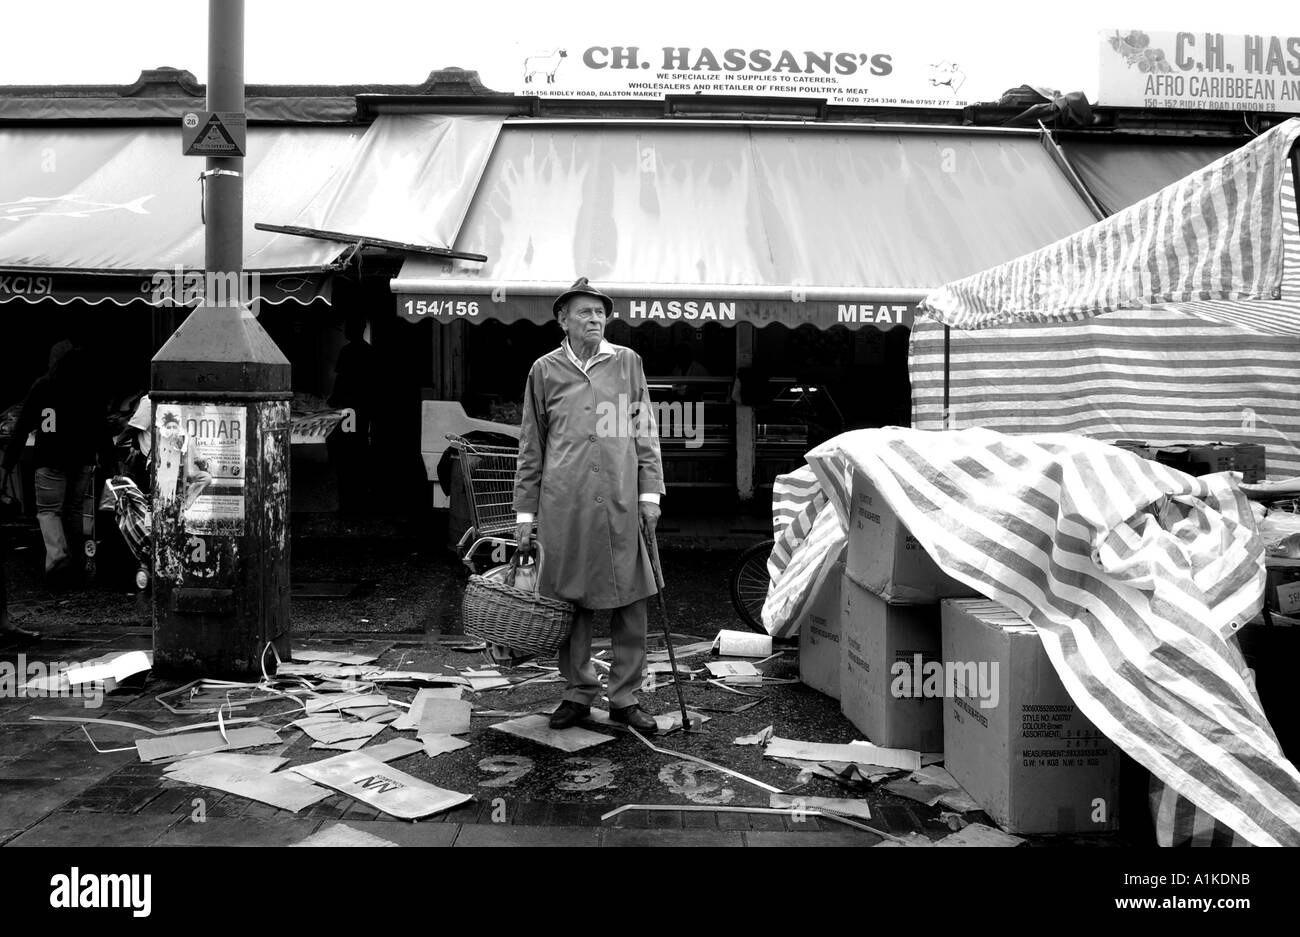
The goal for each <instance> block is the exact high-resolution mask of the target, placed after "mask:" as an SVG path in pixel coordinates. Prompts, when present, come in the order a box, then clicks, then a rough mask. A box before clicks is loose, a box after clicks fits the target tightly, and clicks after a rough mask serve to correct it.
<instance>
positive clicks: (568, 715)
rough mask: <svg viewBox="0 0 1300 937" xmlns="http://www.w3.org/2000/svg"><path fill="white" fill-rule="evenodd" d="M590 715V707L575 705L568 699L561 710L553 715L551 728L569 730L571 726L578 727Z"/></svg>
mask: <svg viewBox="0 0 1300 937" xmlns="http://www.w3.org/2000/svg"><path fill="white" fill-rule="evenodd" d="M590 715H591V707H590V706H587V705H584V704H583V703H575V702H572V701H571V700H567V699H566V700H564V701H563V702H562V703H560V708H559V709H557V710H555V712H553V713H551V728H552V729H567V728H569V727H570V726H574V725H577V724H578V723H579V722H581V721H582V720H583V719H586V718H587V717H588V716H590Z"/></svg>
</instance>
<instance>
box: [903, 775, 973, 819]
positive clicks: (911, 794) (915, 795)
mask: <svg viewBox="0 0 1300 937" xmlns="http://www.w3.org/2000/svg"><path fill="white" fill-rule="evenodd" d="M885 788H886V789H887V790H889V791H892V792H893V793H895V794H900V795H902V796H903V797H908V798H911V799H912V800H915V801H919V802H920V803H923V804H925V805H926V806H928V807H933V806H934V805H935V804H940V805H942V806H944V807H949V808H951V809H952V810H956V811H958V812H961V813H968V812H970V811H972V810H979V809H980V805H979V804H977V803H976V802H975V801H974V800H973V799H972V798H971V796H970V795H969V794H967V793H966V791H965V789H964V788H963V787H962V786H961V785H960V784H958V783H957V781H956V779H955V778H953V776H952V775H951V774H949V773H948V772H947V770H946V769H944V768H941V767H938V766H934V765H931V766H928V767H923V768H921V769H920V770H919V771H914V772H912V774H910V775H909V776H908V777H907V778H905V779H903V780H899V781H891V782H890V783H889V784H886V785H885Z"/></svg>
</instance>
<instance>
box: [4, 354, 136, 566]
mask: <svg viewBox="0 0 1300 937" xmlns="http://www.w3.org/2000/svg"><path fill="white" fill-rule="evenodd" d="M31 433H35V434H36V447H35V452H34V455H35V462H36V484H35V487H36V520H37V522H38V523H39V524H40V528H41V537H42V538H43V539H44V541H45V581H46V585H47V586H49V587H52V588H61V587H65V586H68V585H71V584H72V583H73V582H74V580H75V579H76V577H77V574H78V570H79V569H80V566H79V564H78V563H76V562H75V561H74V559H73V558H74V556H76V555H77V554H78V551H79V547H80V542H81V536H82V513H83V506H84V501H85V498H86V493H87V489H88V487H89V485H90V479H91V477H92V470H93V468H94V465H95V462H96V459H97V458H98V457H99V455H100V454H102V453H103V452H105V451H106V449H107V447H108V446H109V445H110V441H109V440H108V438H107V437H108V421H107V413H106V409H105V407H104V405H103V401H102V399H101V396H100V394H99V393H98V390H97V387H96V382H95V379H94V374H93V370H92V367H91V363H90V357H89V354H88V353H87V352H86V351H85V350H84V349H83V348H80V347H74V345H73V343H72V342H71V341H66V340H65V341H61V342H59V343H57V344H56V345H55V346H54V347H53V348H52V349H51V350H50V362H49V371H48V372H47V373H46V374H45V375H44V376H42V377H39V378H37V379H36V382H35V383H34V384H32V387H31V390H29V391H28V392H27V397H26V398H25V399H24V400H23V406H22V411H21V413H20V414H19V416H18V423H17V424H16V425H15V427H14V434H13V437H12V438H11V439H10V440H9V448H8V449H7V450H6V451H5V454H4V467H5V468H6V469H8V470H10V471H13V470H17V468H18V466H19V464H20V462H21V459H22V455H23V449H24V447H25V446H26V445H27V437H28V435H29V434H31Z"/></svg>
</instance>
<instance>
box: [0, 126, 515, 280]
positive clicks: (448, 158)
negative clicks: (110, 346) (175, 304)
mask: <svg viewBox="0 0 1300 937" xmlns="http://www.w3.org/2000/svg"><path fill="white" fill-rule="evenodd" d="M499 126H500V120H499V119H496V118H482V119H480V118H455V117H434V116H429V115H419V116H412V117H407V116H398V117H382V118H380V119H379V120H377V121H375V123H374V124H373V125H371V127H370V128H367V129H365V130H362V129H359V128H347V127H251V128H249V131H248V156H247V157H246V158H245V160H244V173H245V179H244V265H245V270H246V271H247V272H248V273H249V274H250V279H251V277H252V275H254V274H255V275H256V281H255V285H256V288H257V291H258V295H260V297H261V299H262V300H263V301H266V302H272V303H277V302H284V301H287V300H290V299H293V300H296V301H298V302H303V303H306V302H310V301H312V300H313V299H316V298H325V299H328V298H329V274H330V273H331V272H332V271H333V270H335V269H337V267H338V266H339V264H340V261H341V260H342V259H343V258H344V257H345V256H346V255H347V253H348V252H350V251H352V250H354V249H355V246H356V242H358V241H364V240H367V239H368V238H370V237H372V236H373V237H375V238H376V239H378V238H388V239H401V240H402V241H403V242H404V243H408V244H410V245H412V246H413V247H414V248H416V249H427V250H446V249H447V248H448V247H449V246H450V244H451V242H452V240H453V239H454V238H455V236H456V232H457V229H458V227H459V225H460V222H461V220H462V219H463V217H464V214H465V210H466V207H467V205H468V201H469V198H470V196H471V195H472V193H473V191H474V189H475V185H476V183H477V181H478V178H479V175H480V174H481V173H482V169H483V164H484V161H485V160H486V159H487V156H488V154H489V153H490V152H491V147H492V143H493V141H494V140H495V138H496V132H497V129H498V128H499ZM203 168H204V161H203V160H201V159H197V158H188V157H184V156H182V155H181V150H180V135H179V129H178V128H174V127H153V126H151V127H61V128H46V127H22V128H4V129H0V169H3V172H0V302H4V301H7V300H15V299H23V300H27V301H30V302H38V301H42V300H46V299H54V300H55V301H58V302H70V301H74V300H77V301H84V302H92V303H94V302H114V303H119V304H120V303H126V302H130V301H133V300H144V301H146V302H153V303H155V304H159V303H161V302H164V301H168V298H169V297H180V298H183V299H184V298H185V297H186V296H187V295H188V297H190V298H193V296H194V291H193V290H192V289H190V286H191V285H192V282H193V278H192V277H191V278H190V280H189V281H186V279H185V277H186V274H187V273H193V272H194V271H202V269H203V223H202V217H201V193H200V183H199V181H198V175H199V173H200V172H201V171H202V170H203ZM263 223H270V224H278V225H294V226H296V227H300V228H302V229H304V231H305V232H306V233H308V234H309V235H310V236H307V237H303V236H299V235H297V234H288V233H283V232H277V231H265V230H260V229H258V228H257V227H256V226H257V225H258V224H263ZM160 287H161V288H160ZM182 290H184V292H182Z"/></svg>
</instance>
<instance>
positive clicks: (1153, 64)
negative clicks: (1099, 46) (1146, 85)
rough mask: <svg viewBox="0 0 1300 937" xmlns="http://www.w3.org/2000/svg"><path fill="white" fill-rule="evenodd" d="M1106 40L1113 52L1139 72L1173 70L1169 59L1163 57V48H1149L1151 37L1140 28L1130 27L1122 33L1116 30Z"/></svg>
mask: <svg viewBox="0 0 1300 937" xmlns="http://www.w3.org/2000/svg"><path fill="white" fill-rule="evenodd" d="M1106 41H1107V42H1109V43H1110V47H1111V48H1112V49H1114V50H1115V54H1116V55H1118V56H1119V57H1120V58H1122V59H1123V60H1124V61H1125V62H1126V63H1127V64H1128V67H1129V68H1132V67H1133V66H1134V65H1136V66H1137V67H1138V71H1140V72H1172V71H1173V70H1174V67H1173V66H1172V65H1170V64H1169V60H1168V59H1167V58H1165V51H1164V49H1153V48H1151V37H1150V36H1148V35H1147V34H1146V33H1144V32H1142V31H1141V30H1138V29H1132V30H1129V31H1128V32H1127V33H1124V34H1123V35H1121V34H1120V33H1119V31H1118V30H1116V32H1115V35H1113V36H1108V37H1107V39H1106Z"/></svg>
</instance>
